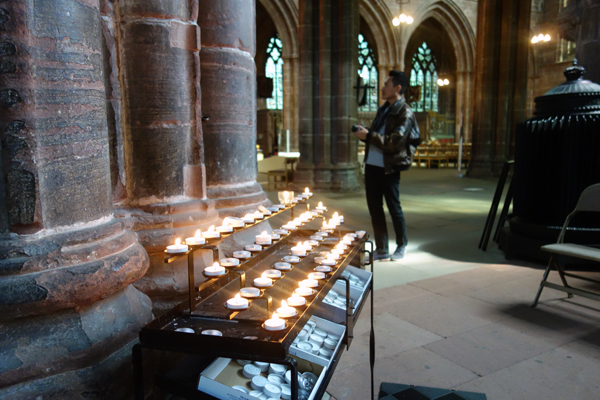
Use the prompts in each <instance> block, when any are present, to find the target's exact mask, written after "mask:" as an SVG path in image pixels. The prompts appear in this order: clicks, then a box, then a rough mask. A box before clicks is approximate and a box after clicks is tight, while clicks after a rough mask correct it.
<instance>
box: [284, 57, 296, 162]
mask: <svg viewBox="0 0 600 400" xmlns="http://www.w3.org/2000/svg"><path fill="white" fill-rule="evenodd" d="M297 94H298V55H297V54H295V55H293V56H291V57H290V56H288V57H285V56H284V57H283V131H282V132H281V143H279V152H285V151H287V149H288V146H287V145H288V144H287V143H286V140H287V136H286V135H287V134H286V131H288V130H289V132H290V143H289V150H290V152H298V151H299V150H298V101H297V99H298V96H297Z"/></svg>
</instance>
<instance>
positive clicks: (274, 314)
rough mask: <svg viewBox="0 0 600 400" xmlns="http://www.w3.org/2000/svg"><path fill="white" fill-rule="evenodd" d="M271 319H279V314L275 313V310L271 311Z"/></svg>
mask: <svg viewBox="0 0 600 400" xmlns="http://www.w3.org/2000/svg"><path fill="white" fill-rule="evenodd" d="M271 319H273V320H275V321H279V315H277V313H276V312H274V313H273V316H272V317H271Z"/></svg>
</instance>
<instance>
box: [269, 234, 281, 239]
mask: <svg viewBox="0 0 600 400" xmlns="http://www.w3.org/2000/svg"><path fill="white" fill-rule="evenodd" d="M279 239H281V235H280V234H278V233H275V232H273V233H271V240H279Z"/></svg>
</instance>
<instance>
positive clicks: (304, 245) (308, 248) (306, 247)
mask: <svg viewBox="0 0 600 400" xmlns="http://www.w3.org/2000/svg"><path fill="white" fill-rule="evenodd" d="M302 246H303V247H304V248H305V249H306V251H311V250H312V245H311V244H310V243H308V241H306V242H304V243H302Z"/></svg>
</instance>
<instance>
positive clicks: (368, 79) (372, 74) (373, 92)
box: [358, 34, 379, 111]
mask: <svg viewBox="0 0 600 400" xmlns="http://www.w3.org/2000/svg"><path fill="white" fill-rule="evenodd" d="M358 74H359V75H360V76H361V77H362V78H363V83H364V85H365V86H371V88H369V89H368V90H367V99H366V103H365V105H362V106H359V107H358V111H377V108H378V107H379V104H378V100H379V99H378V96H377V95H378V94H379V83H378V80H379V79H378V76H377V59H376V58H375V52H374V51H373V49H372V48H371V46H369V43H368V42H367V41H366V40H365V38H364V36H363V35H360V34H359V35H358Z"/></svg>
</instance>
